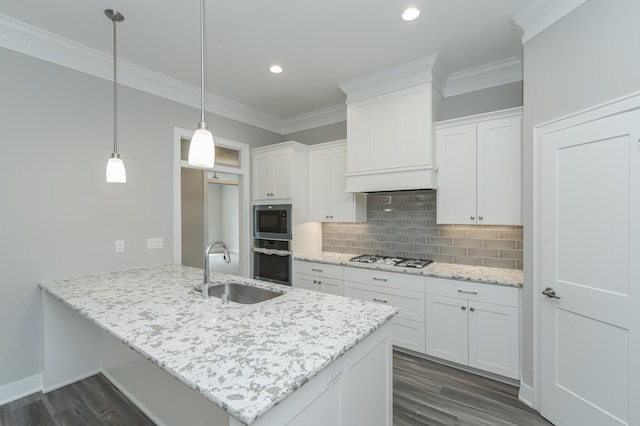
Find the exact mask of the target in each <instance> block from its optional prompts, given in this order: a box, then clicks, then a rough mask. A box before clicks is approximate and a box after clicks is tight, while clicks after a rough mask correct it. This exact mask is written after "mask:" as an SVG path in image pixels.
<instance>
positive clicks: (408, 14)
mask: <svg viewBox="0 0 640 426" xmlns="http://www.w3.org/2000/svg"><path fill="white" fill-rule="evenodd" d="M418 16H420V11H419V10H418V9H416V8H415V7H410V8H409V9H406V10H405V11H404V12H402V19H404V20H405V21H413V20H414V19H416V18H417V17H418Z"/></svg>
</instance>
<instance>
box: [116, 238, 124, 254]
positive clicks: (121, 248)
mask: <svg viewBox="0 0 640 426" xmlns="http://www.w3.org/2000/svg"><path fill="white" fill-rule="evenodd" d="M116 253H124V240H116Z"/></svg>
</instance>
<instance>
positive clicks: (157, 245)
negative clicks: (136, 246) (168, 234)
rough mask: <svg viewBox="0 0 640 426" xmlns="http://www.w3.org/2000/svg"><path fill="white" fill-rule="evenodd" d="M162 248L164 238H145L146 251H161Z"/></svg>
mask: <svg viewBox="0 0 640 426" xmlns="http://www.w3.org/2000/svg"><path fill="white" fill-rule="evenodd" d="M163 247H164V238H162V237H157V238H147V250H153V249H161V248H163Z"/></svg>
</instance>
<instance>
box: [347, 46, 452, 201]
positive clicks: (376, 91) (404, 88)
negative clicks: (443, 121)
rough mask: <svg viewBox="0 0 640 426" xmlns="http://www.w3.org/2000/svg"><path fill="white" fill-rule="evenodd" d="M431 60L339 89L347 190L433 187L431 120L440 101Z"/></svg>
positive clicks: (369, 77) (381, 73) (418, 61)
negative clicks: (343, 106) (344, 114)
mask: <svg viewBox="0 0 640 426" xmlns="http://www.w3.org/2000/svg"><path fill="white" fill-rule="evenodd" d="M435 60H436V55H432V56H429V57H426V58H422V59H419V60H416V61H413V62H410V63H408V64H404V65H401V66H398V67H394V68H391V69H388V70H384V71H381V72H379V73H376V74H373V75H370V76H366V77H363V78H360V79H357V80H353V81H350V82H348V83H344V84H342V85H340V88H341V89H342V90H343V91H344V92H345V93H346V94H347V173H346V189H347V191H349V192H371V191H393V190H409V189H427V188H433V187H434V185H435V177H436V176H435V175H436V168H435V155H434V148H435V147H434V143H433V118H434V115H437V114H436V113H437V112H438V111H439V109H440V108H439V106H440V104H441V100H442V95H441V90H439V88H440V87H441V86H440V85H439V84H438V80H437V79H436V78H434V77H435V74H434V72H433V71H434V65H435Z"/></svg>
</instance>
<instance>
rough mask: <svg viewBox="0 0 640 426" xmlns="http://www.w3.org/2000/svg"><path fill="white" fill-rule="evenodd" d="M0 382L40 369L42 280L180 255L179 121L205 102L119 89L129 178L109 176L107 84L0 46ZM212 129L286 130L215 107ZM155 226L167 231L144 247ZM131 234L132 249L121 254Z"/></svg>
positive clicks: (189, 121) (271, 136)
mask: <svg viewBox="0 0 640 426" xmlns="http://www.w3.org/2000/svg"><path fill="white" fill-rule="evenodd" d="M0 64H2V65H1V66H0V94H1V95H0V130H1V131H0V138H1V141H2V142H1V146H2V160H3V161H2V163H3V164H2V167H0V181H1V182H3V185H4V188H5V189H4V190H3V191H2V202H1V204H0V205H1V207H0V222H1V223H2V228H1V238H2V244H1V245H0V247H1V248H0V259H1V260H0V261H1V262H2V265H1V267H0V342H2V344H1V345H0V386H3V385H6V384H8V383H12V382H14V381H17V380H20V379H24V378H26V377H30V376H32V375H35V374H38V373H40V372H41V370H42V367H41V357H42V351H41V349H42V348H41V342H42V314H41V300H40V293H39V290H38V288H37V286H36V283H37V282H38V281H42V280H51V279H58V278H64V277H70V276H77V275H82V274H89V273H97V272H102V271H110V270H117V269H124V268H131V267H136V266H143V265H155V264H161V263H170V262H172V261H173V255H172V253H173V247H174V243H173V213H172V212H173V196H172V185H173V181H172V176H173V170H172V168H173V158H172V155H173V147H172V144H173V126H179V127H183V128H194V127H195V126H196V124H197V122H198V121H199V111H198V110H197V109H194V108H190V107H187V106H184V105H181V104H177V103H174V102H171V101H168V100H165V99H161V98H158V97H155V96H152V95H148V94H146V93H143V92H139V91H136V90H133V89H130V88H122V89H121V90H120V92H119V127H120V132H119V148H120V151H121V154H122V157H123V158H124V162H125V165H126V168H127V180H128V183H126V184H124V185H117V184H106V183H105V166H106V162H107V158H108V156H109V154H110V152H111V149H112V144H113V133H112V132H113V121H112V120H113V118H112V111H113V110H112V108H113V107H112V84H111V82H109V81H106V80H101V79H98V78H95V77H92V76H88V75H85V74H82V73H79V72H76V71H72V70H69V69H66V68H63V67H60V66H57V65H53V64H51V63H48V62H44V61H41V60H38V59H34V58H31V57H28V56H26V55H22V54H19V53H15V52H13V51H10V50H6V49H1V48H0ZM207 121H208V123H209V126H210V128H211V129H212V130H213V132H214V134H216V135H218V136H220V137H224V138H228V139H232V140H237V141H240V142H245V143H248V144H250V145H252V146H260V145H266V144H270V143H275V142H278V141H280V140H281V138H282V136H281V135H277V134H275V133H271V132H268V131H264V130H260V129H257V128H255V127H251V126H247V125H244V124H241V123H238V122H235V121H233V120H229V119H225V118H223V117H218V116H213V115H208V116H207ZM148 237H164V239H165V244H164V249H162V250H147V249H146V239H147V238H148ZM115 240H125V250H126V251H125V253H122V254H116V253H114V242H115Z"/></svg>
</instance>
